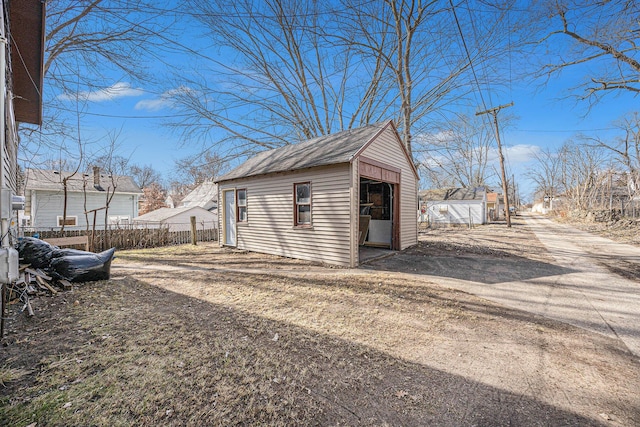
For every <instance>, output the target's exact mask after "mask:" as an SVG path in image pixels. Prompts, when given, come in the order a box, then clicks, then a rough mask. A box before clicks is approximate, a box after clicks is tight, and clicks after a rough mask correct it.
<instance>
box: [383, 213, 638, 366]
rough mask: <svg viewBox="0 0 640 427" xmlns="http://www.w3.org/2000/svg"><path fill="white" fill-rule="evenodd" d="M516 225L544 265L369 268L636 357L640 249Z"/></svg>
mask: <svg viewBox="0 0 640 427" xmlns="http://www.w3.org/2000/svg"><path fill="white" fill-rule="evenodd" d="M520 218H521V219H524V221H525V224H526V227H527V228H528V229H529V230H530V231H532V232H533V233H534V235H535V236H536V237H537V238H538V239H539V241H540V242H541V243H542V244H543V245H544V249H546V251H547V254H548V255H549V256H550V259H549V260H548V261H547V262H542V261H539V260H532V259H531V256H532V255H535V254H531V253H530V254H523V255H526V256H523V257H521V258H520V257H518V258H504V259H496V260H485V259H479V258H477V257H469V256H465V254H462V256H454V257H452V256H449V255H447V256H434V257H430V259H425V258H423V257H420V256H416V254H414V253H413V252H408V253H404V254H400V255H398V256H397V257H393V258H388V259H385V260H381V261H378V262H374V263H372V266H374V267H375V268H377V269H383V270H385V269H386V270H389V269H391V270H398V271H408V270H409V269H408V268H407V267H408V266H410V265H414V270H419V271H416V273H414V274H416V275H418V276H420V277H422V278H424V277H425V276H426V277H428V278H431V279H432V280H434V281H437V282H438V283H441V284H444V285H446V286H450V287H452V288H454V289H459V290H462V291H465V292H470V293H473V294H475V295H477V296H480V297H482V298H485V299H488V300H491V301H494V302H497V303H500V304H503V305H505V306H508V307H512V308H516V309H519V310H525V311H528V312H530V313H534V314H538V315H542V316H545V317H548V318H551V319H555V320H560V321H562V322H565V323H568V324H571V325H574V326H578V327H580V328H584V329H586V330H589V331H594V332H598V333H601V334H604V335H606V336H608V337H611V338H614V339H618V340H620V341H621V342H622V343H623V344H624V346H625V347H626V348H627V349H628V350H629V351H630V352H631V353H633V354H634V355H635V356H636V357H640V276H638V275H636V273H637V272H639V271H640V248H638V247H635V246H631V245H625V244H620V243H616V242H613V241H612V240H609V239H605V238H601V237H598V236H595V235H593V234H590V233H586V232H583V231H580V230H578V229H575V228H572V227H570V226H567V225H564V224H558V223H555V222H553V221H550V220H549V219H546V218H543V217H540V216H531V215H530V216H525V217H520ZM540 249H541V248H539V249H538V251H539V252H542V251H541V250H540ZM525 250H530V249H525ZM416 265H417V266H419V267H418V268H416V267H415V266H416ZM620 273H622V274H623V275H624V276H627V277H629V278H625V277H623V276H621V275H620ZM634 278H635V280H634Z"/></svg>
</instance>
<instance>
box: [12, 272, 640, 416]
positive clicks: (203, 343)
mask: <svg viewBox="0 0 640 427" xmlns="http://www.w3.org/2000/svg"><path fill="white" fill-rule="evenodd" d="M105 293H106V294H108V296H107V295H106V294H105ZM61 298H63V297H57V300H58V301H59V300H60V299H61ZM74 298H78V299H80V300H81V301H82V303H81V305H80V306H74V305H73V304H58V305H56V306H55V307H54V308H46V307H44V306H43V307H41V308H42V309H41V310H38V313H39V314H38V316H39V317H38V318H37V319H31V320H30V322H31V321H35V322H37V323H41V324H46V329H47V330H48V331H47V333H41V334H38V335H37V341H38V345H30V344H29V340H30V339H36V337H34V334H33V330H32V331H27V330H21V329H16V328H19V327H20V325H13V332H12V334H11V337H10V341H11V343H10V345H9V346H7V347H5V348H3V349H2V350H1V351H2V356H3V359H4V360H10V361H11V365H14V366H22V365H26V364H27V363H33V361H40V362H42V361H44V360H50V359H51V358H57V359H59V360H71V361H72V363H68V364H67V363H58V364H55V365H54V364H51V365H48V366H44V365H36V366H30V367H31V368H32V369H34V374H33V375H32V376H31V377H29V378H27V379H25V380H24V381H23V382H22V383H19V384H15V385H11V386H10V387H8V388H5V389H4V390H3V391H2V396H3V398H2V400H0V402H1V404H2V407H0V413H2V414H4V415H8V416H12V417H15V416H17V415H16V414H17V413H19V412H20V411H23V412H24V413H26V414H31V413H32V412H33V413H34V414H35V413H38V414H40V415H39V417H40V418H37V419H36V418H33V417H32V416H29V421H30V422H38V424H43V425H68V423H70V422H71V423H80V424H83V423H84V424H93V423H95V422H96V421H95V419H96V418H94V417H96V416H97V415H99V416H100V420H102V421H105V422H109V421H114V422H120V423H122V422H131V423H135V424H137V425H159V424H163V425H169V424H171V425H191V424H194V425H195V424H202V423H205V424H212V425H219V424H226V425H229V424H234V425H247V424H267V425H283V424H284V425H305V426H306V425H337V424H347V425H405V426H422V425H438V426H460V425H475V426H500V425H518V426H548V425H567V426H568V425H576V426H577V425H579V426H601V425H604V424H603V423H600V422H598V421H597V420H595V419H592V418H588V417H584V416H582V415H579V414H576V413H573V412H571V411H567V410H563V409H561V408H558V407H555V406H553V405H549V404H547V403H545V402H542V401H540V400H538V399H536V398H534V397H531V396H527V395H522V394H517V393H512V392H509V391H506V390H503V389H500V388H496V387H492V386H489V385H487V384H484V383H481V382H477V381H473V380H470V379H468V378H465V377H462V376H459V375H455V374H452V373H448V372H444V371H441V370H438V369H433V368H431V367H428V366H425V365H421V364H416V363H411V362H407V361H405V360H402V359H400V358H394V357H392V356H390V355H389V354H387V353H384V352H381V351H378V350H376V349H373V348H371V347H368V346H364V345H360V344H357V343H354V342H352V341H349V340H344V339H341V338H340V337H336V336H334V335H329V334H321V333H318V332H317V331H313V330H308V329H306V328H302V327H298V326H295V325H292V324H290V323H286V322H280V321H275V320H271V319H267V318H264V317H261V316H256V315H254V314H249V313H246V312H243V311H241V310H237V309H232V308H230V307H226V306H222V305H218V304H212V303H209V302H204V301H201V300H198V299H196V298H191V297H188V296H185V295H182V294H177V293H173V292H170V291H167V290H165V289H161V288H158V287H155V286H152V285H148V284H146V283H144V282H142V281H139V280H135V279H132V278H127V279H126V280H118V281H108V282H95V283H90V284H86V285H84V286H83V287H81V288H80V289H78V290H77V291H76V292H75V294H74ZM58 319H64V321H59V320H58ZM92 328H93V329H95V331H92V332H90V333H91V335H92V337H91V339H87V340H84V339H83V340H82V341H81V342H80V341H77V340H70V341H65V337H66V336H73V335H76V334H77V332H76V331H77V329H83V330H85V331H91V330H92ZM275 333H277V334H278V335H279V338H278V339H275V338H274V334H275ZM101 335H102V337H101ZM62 343H64V344H62ZM59 344H60V345H59ZM109 360H112V362H113V363H111V364H108V363H106V361H109ZM149 361H154V362H153V363H150V362H149ZM78 367H80V368H78ZM74 369H80V371H79V374H78V377H77V378H74V377H73V376H71V377H69V375H66V374H65V373H66V370H74ZM154 369H156V370H159V371H160V373H161V374H160V375H152V371H153V370H154ZM114 381H115V382H116V383H117V388H119V389H121V393H112V394H111V393H109V392H108V390H109V387H113V386H114V385H113V384H112V382H114ZM89 385H92V386H93V387H94V388H95V389H96V390H102V391H101V392H100V393H101V394H99V395H98V396H97V397H96V395H95V394H92V393H89V394H87V393H86V390H85V389H86V388H87V387H89ZM36 390H37V393H39V396H40V397H42V396H46V395H47V394H49V393H51V394H56V395H57V394H60V393H61V392H60V390H63V392H62V393H63V394H64V396H65V397H64V398H62V400H60V403H64V401H65V400H64V399H70V400H69V401H71V402H72V404H73V408H74V410H73V411H71V410H68V409H63V408H62V405H61V404H58V405H57V407H56V408H54V407H52V408H51V409H50V412H38V411H35V408H34V406H35V405H38V402H39V401H40V400H39V399H33V400H32V399H31V398H30V396H32V394H33V393H34V392H36ZM132 396H135V399H132ZM141 402H143V403H144V404H143V405H142V404H141ZM11 406H15V410H11ZM167 408H172V409H171V410H168V409H167ZM60 413H63V415H59V414H60ZM56 414H57V416H61V417H62V418H55V416H54V415H56ZM635 415H637V414H635ZM5 419H6V420H10V419H11V420H15V419H16V418H5ZM636 421H637V419H636Z"/></svg>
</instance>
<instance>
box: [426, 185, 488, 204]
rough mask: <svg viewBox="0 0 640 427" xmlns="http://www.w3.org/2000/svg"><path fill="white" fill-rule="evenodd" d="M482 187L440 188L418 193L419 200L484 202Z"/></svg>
mask: <svg viewBox="0 0 640 427" xmlns="http://www.w3.org/2000/svg"><path fill="white" fill-rule="evenodd" d="M485 191H486V190H485V189H484V187H476V188H441V189H435V190H423V191H420V193H419V196H420V199H421V200H426V201H440V200H484V194H485Z"/></svg>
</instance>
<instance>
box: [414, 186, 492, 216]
mask: <svg viewBox="0 0 640 427" xmlns="http://www.w3.org/2000/svg"><path fill="white" fill-rule="evenodd" d="M419 197H420V206H421V209H423V208H424V210H426V215H427V216H428V221H429V223H430V224H449V225H456V224H465V225H478V224H485V223H486V222H487V220H486V218H487V217H486V204H487V192H486V189H485V188H484V187H478V188H446V189H438V190H425V191H421V192H420V193H419Z"/></svg>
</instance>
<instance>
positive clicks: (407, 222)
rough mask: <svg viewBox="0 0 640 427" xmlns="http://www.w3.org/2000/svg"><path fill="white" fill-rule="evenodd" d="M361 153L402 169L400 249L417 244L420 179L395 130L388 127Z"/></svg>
mask: <svg viewBox="0 0 640 427" xmlns="http://www.w3.org/2000/svg"><path fill="white" fill-rule="evenodd" d="M361 155H362V156H365V157H368V158H370V159H373V160H377V161H379V162H382V163H385V164H387V165H390V166H394V167H396V168H399V169H400V170H401V171H402V172H401V175H400V199H401V206H400V249H405V248H407V247H409V246H412V245H415V244H417V243H418V219H417V217H418V181H417V180H416V176H415V175H414V173H413V170H412V167H411V165H410V164H409V160H408V159H407V157H406V156H405V154H404V152H403V151H402V148H401V146H400V145H399V142H398V140H397V138H396V136H395V135H394V133H393V130H392V129H390V128H388V127H387V128H386V129H385V130H384V132H383V133H382V134H380V135H379V136H378V138H376V139H375V140H374V141H373V142H372V143H371V144H370V145H369V146H368V147H367V148H366V149H365V150H364V152H362V153H361Z"/></svg>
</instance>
